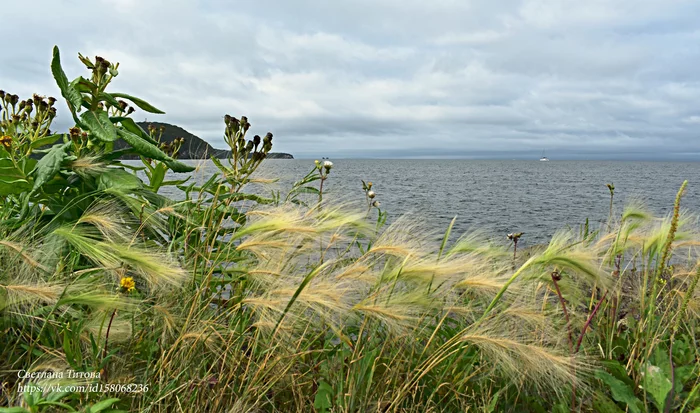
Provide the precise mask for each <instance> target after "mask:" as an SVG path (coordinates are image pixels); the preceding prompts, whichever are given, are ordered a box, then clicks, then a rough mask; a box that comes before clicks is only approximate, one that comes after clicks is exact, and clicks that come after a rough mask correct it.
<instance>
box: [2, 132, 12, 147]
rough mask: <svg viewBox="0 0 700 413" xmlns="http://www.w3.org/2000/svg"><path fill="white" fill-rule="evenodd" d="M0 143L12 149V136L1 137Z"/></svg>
mask: <svg viewBox="0 0 700 413" xmlns="http://www.w3.org/2000/svg"><path fill="white" fill-rule="evenodd" d="M0 144H2V146H4V147H5V149H10V148H11V147H12V137H11V136H7V135H5V136H2V137H0Z"/></svg>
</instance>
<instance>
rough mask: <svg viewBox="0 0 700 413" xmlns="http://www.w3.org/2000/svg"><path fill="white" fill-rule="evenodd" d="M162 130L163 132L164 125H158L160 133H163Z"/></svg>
mask: <svg viewBox="0 0 700 413" xmlns="http://www.w3.org/2000/svg"><path fill="white" fill-rule="evenodd" d="M164 132H165V126H163V125H161V126H160V133H164Z"/></svg>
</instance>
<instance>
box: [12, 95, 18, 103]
mask: <svg viewBox="0 0 700 413" xmlns="http://www.w3.org/2000/svg"><path fill="white" fill-rule="evenodd" d="M17 102H19V96H17V95H12V104H13V105H16V104H17Z"/></svg>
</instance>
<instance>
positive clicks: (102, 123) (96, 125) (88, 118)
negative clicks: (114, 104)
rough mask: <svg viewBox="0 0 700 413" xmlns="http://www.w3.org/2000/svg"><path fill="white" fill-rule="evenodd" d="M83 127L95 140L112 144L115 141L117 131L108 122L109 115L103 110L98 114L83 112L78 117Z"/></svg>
mask: <svg viewBox="0 0 700 413" xmlns="http://www.w3.org/2000/svg"><path fill="white" fill-rule="evenodd" d="M80 120H82V121H83V123H84V124H85V126H86V127H87V128H88V129H89V130H90V132H92V133H93V134H94V135H95V136H97V139H99V140H101V141H103V142H114V141H116V140H117V130H116V129H115V128H114V125H112V122H110V120H109V115H107V112H105V111H104V110H100V111H98V112H93V111H89V112H85V113H83V114H82V115H81V116H80Z"/></svg>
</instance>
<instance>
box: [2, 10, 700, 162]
mask: <svg viewBox="0 0 700 413" xmlns="http://www.w3.org/2000/svg"><path fill="white" fill-rule="evenodd" d="M0 16H1V18H2V25H3V26H2V29H3V33H4V38H5V39H6V41H5V42H3V46H2V49H3V51H2V53H0V88H2V89H4V90H6V91H9V92H13V93H17V94H20V95H21V97H23V98H24V97H28V96H30V95H31V93H33V92H39V93H41V94H45V95H57V94H59V93H58V91H57V88H56V87H55V86H54V84H53V79H52V78H51V74H50V70H49V63H50V60H51V48H52V46H53V45H54V44H57V45H58V46H59V47H60V48H61V53H62V57H63V61H64V68H65V70H66V72H67V75H68V77H69V79H73V78H75V77H76V76H78V75H81V74H82V75H84V76H85V75H86V73H87V72H86V70H85V68H84V67H82V65H81V64H80V63H79V62H78V60H77V54H78V52H81V53H83V54H85V55H88V56H91V57H94V56H95V55H99V56H102V57H104V58H106V59H108V60H110V61H114V62H120V74H119V76H118V78H117V79H116V80H115V82H114V85H113V87H112V91H122V92H126V93H131V94H134V95H137V96H141V97H143V98H145V99H147V100H148V101H150V102H151V103H153V104H154V105H155V106H157V107H159V108H161V109H162V110H164V111H165V112H166V114H165V115H147V114H144V113H143V112H141V111H137V112H136V113H135V114H134V116H135V118H136V119H137V120H143V119H144V118H145V117H148V119H149V120H158V121H163V122H169V123H174V124H177V125H179V126H182V127H183V128H185V129H187V130H189V131H190V132H192V133H194V134H196V135H198V136H200V137H202V138H203V139H205V140H207V141H209V142H210V143H211V144H212V145H213V146H215V147H219V148H221V147H223V140H222V138H221V135H222V130H223V121H222V118H223V115H224V114H226V113H229V114H231V115H233V116H237V117H238V116H240V115H247V116H248V118H249V120H250V121H251V123H252V124H253V128H252V132H254V133H258V134H261V135H262V134H264V133H265V132H267V131H268V130H269V131H271V132H273V133H274V135H275V139H274V143H275V151H284V152H290V153H293V154H294V155H295V156H297V157H321V156H330V157H336V158H337V157H443V156H446V157H490V158H516V157H518V158H521V157H530V158H532V157H539V156H540V155H541V152H542V149H544V148H546V149H547V155H548V156H549V157H550V158H553V159H564V158H569V159H571V158H654V157H657V158H665V159H681V158H683V159H700V139H698V135H699V133H700V1H697V0H677V1H676V0H653V1H652V0H586V1H580V0H575V1H569V0H522V1H517V0H502V1H493V0H478V1H476V0H473V1H467V0H454V1H452V0H430V1H426V0H421V1H414V0H356V1H331V0H318V1H313V0H278V1H272V0H255V1H235V2H234V1H223V0H221V1H215V0H201V1H195V0H167V1H164V0H163V1H161V0H109V1H98V0H90V1H87V0H86V1H78V0H41V1H40V0H31V1H26V2H18V1H12V2H3V4H2V8H0ZM64 108H65V104H62V106H61V107H60V109H64ZM59 117H60V119H61V121H60V122H59V124H58V126H62V127H68V126H71V125H69V124H68V123H69V121H70V117H69V116H67V115H66V110H61V111H59Z"/></svg>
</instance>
